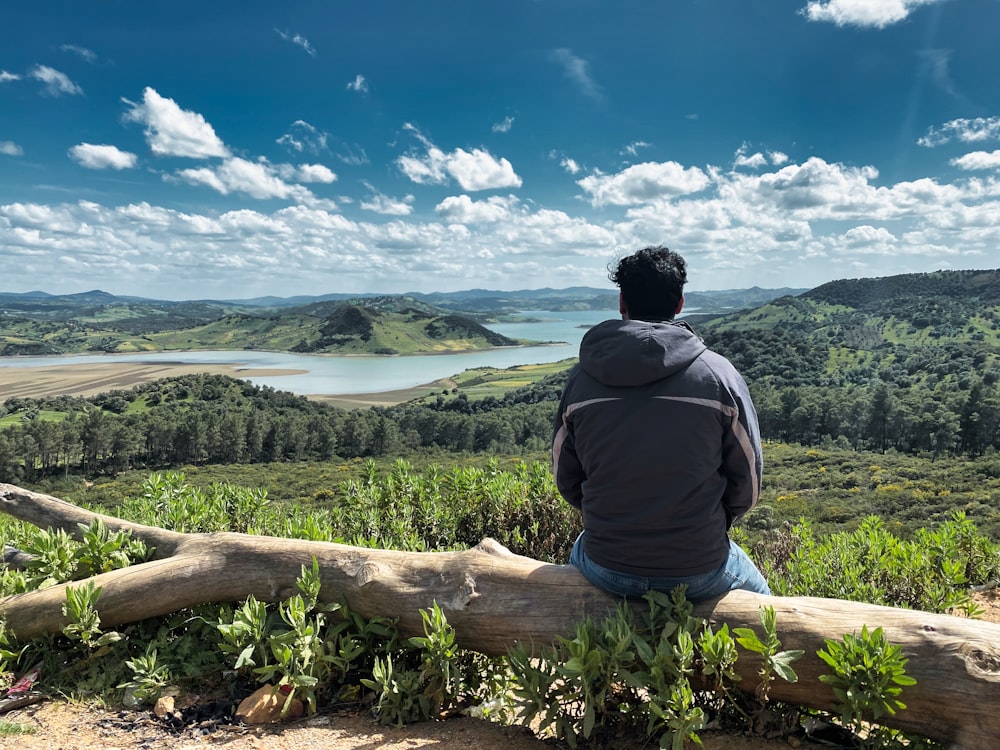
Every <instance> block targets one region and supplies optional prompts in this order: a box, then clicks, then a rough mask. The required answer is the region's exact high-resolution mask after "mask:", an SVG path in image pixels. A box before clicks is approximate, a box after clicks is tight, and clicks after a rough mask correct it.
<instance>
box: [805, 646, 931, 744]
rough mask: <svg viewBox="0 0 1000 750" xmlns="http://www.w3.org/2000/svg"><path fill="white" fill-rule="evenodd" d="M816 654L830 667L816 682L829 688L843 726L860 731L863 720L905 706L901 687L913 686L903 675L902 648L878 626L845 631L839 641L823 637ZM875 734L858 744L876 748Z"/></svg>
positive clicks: (880, 716)
mask: <svg viewBox="0 0 1000 750" xmlns="http://www.w3.org/2000/svg"><path fill="white" fill-rule="evenodd" d="M817 655H818V656H819V657H820V658H821V659H822V660H823V661H824V662H825V663H826V664H827V666H829V667H830V669H831V670H832V673H831V674H824V675H820V678H819V679H820V681H821V682H823V683H825V684H827V685H829V686H830V687H831V688H832V689H833V694H834V697H835V698H836V705H837V709H838V711H839V712H840V718H841V720H842V721H843V722H844V724H845V725H847V726H849V727H851V728H853V729H854V730H855V731H860V730H861V728H862V726H863V723H864V722H865V721H875V722H877V721H878V720H879V719H880V718H882V717H883V716H887V715H888V716H892V715H894V714H895V713H896V711H897V710H902V709H905V708H906V704H905V703H903V701H902V700H900V698H899V696H900V694H901V693H902V692H903V688H904V687H906V686H909V685H915V684H916V682H917V681H916V680H915V679H913V678H912V677H910V676H909V675H907V674H906V669H905V668H906V662H907V659H906V657H904V656H903V652H902V649H901V648H900V646H898V645H896V644H891V643H889V642H888V640H887V639H886V637H885V633H884V632H883V631H882V628H875V629H874V630H872V631H870V632H869V630H868V627H867V626H862V628H861V634H860V635H855V634H851V633H847V634H845V635H844V637H843V639H842V640H840V641H835V640H830V639H827V640H826V648H825V649H820V650H819V651H818V652H817ZM878 741H880V740H879V737H878V734H877V733H876V734H875V736H873V737H871V738H870V740H869V741H868V742H862V747H878V746H879V745H877V744H875V743H876V742H878Z"/></svg>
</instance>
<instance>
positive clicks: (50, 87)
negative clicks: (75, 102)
mask: <svg viewBox="0 0 1000 750" xmlns="http://www.w3.org/2000/svg"><path fill="white" fill-rule="evenodd" d="M28 75H29V76H30V77H32V78H34V79H35V80H36V81H41V82H42V83H44V84H45V88H44V89H43V91H44V93H45V94H47V95H48V96H62V95H63V94H70V95H76V96H78V95H81V94H83V89H82V88H80V87H79V86H77V85H76V84H75V83H73V81H71V80H70V77H69V76H68V75H66V74H65V73H61V72H59V71H58V70H56V69H55V68H50V67H49V66H48V65H36V66H35V67H33V68H32V69H31V70H30V71H29V72H28Z"/></svg>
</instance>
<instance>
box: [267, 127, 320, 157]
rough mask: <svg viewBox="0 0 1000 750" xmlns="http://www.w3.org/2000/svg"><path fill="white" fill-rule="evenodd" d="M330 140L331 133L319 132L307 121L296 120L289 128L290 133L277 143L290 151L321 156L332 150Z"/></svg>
mask: <svg viewBox="0 0 1000 750" xmlns="http://www.w3.org/2000/svg"><path fill="white" fill-rule="evenodd" d="M329 140H330V134H329V133H326V132H323V131H321V130H319V129H318V128H316V127H315V126H313V125H310V124H309V123H308V122H306V121H305V120H296V121H295V122H293V123H292V124H291V125H290V126H289V128H288V132H287V133H285V134H284V135H283V136H281V137H280V138H278V139H277V140H276V141H275V143H278V144H280V145H282V146H284V147H285V148H287V149H289V150H290V151H297V152H299V153H302V152H309V153H313V154H319V153H324V152H326V151H329V150H330V148H329V145H328V144H329Z"/></svg>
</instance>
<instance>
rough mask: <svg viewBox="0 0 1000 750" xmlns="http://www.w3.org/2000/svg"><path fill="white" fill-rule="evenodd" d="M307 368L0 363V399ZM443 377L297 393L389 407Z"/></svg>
mask: <svg viewBox="0 0 1000 750" xmlns="http://www.w3.org/2000/svg"><path fill="white" fill-rule="evenodd" d="M307 372H309V371H308V370H298V369H280V368H264V367H247V366H246V365H244V364H239V363H237V364H221V363H203V364H202V363H182V362H158V363H155V364H153V363H149V362H94V363H88V364H79V365H65V364H64V365H38V366H32V367H3V366H0V404H2V403H3V402H5V401H6V400H7V399H10V398H49V397H55V396H80V397H87V396H96V395H97V394H99V393H106V392H107V391H116V390H122V391H124V390H130V389H132V388H134V387H135V386H137V385H143V384H145V383H150V382H153V381H154V380H161V379H163V378H171V377H178V376H181V375H197V374H209V375H228V376H229V377H232V378H236V379H246V378H252V377H280V376H282V375H303V374H305V373H307ZM452 387H454V383H453V382H452V381H451V380H450V379H449V378H442V379H440V380H436V381H433V382H430V383H425V384H422V385H416V386H413V387H412V388H401V389H398V390H390V391H377V392H373V393H343V394H338V393H317V394H304V395H303V398H307V399H309V400H310V401H318V402H321V403H325V404H330V405H332V406H337V407H340V408H342V409H359V408H366V407H370V406H394V405H396V404H400V403H403V402H404V401H410V400H412V399H415V398H420V397H422V396H426V395H428V394H430V393H434V392H435V391H439V390H441V389H443V388H449V389H450V388H452Z"/></svg>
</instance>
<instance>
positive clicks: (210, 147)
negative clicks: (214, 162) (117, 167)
mask: <svg viewBox="0 0 1000 750" xmlns="http://www.w3.org/2000/svg"><path fill="white" fill-rule="evenodd" d="M122 101H123V102H124V103H125V104H127V105H128V107H129V109H128V111H127V112H126V113H125V115H124V119H125V121H126V122H136V123H140V124H141V125H144V126H145V129H146V141H147V143H149V148H150V150H152V152H153V153H154V154H156V155H157V156H182V157H187V158H190V159H208V158H211V157H227V156H229V149H228V148H226V145H225V144H224V143H223V142H222V140H221V139H220V138H219V137H218V136H217V135H216V134H215V130H214V129H213V128H212V126H211V125H209V123H208V122H207V121H206V120H205V118H204V117H202V116H201V115H200V114H198V113H197V112H191V111H189V110H184V109H181V108H180V107H179V106H178V105H177V103H176V102H175V101H174V100H173V99H167V98H166V97H163V96H160V94H159V93H157V92H156V91H155V90H154V89H152V88H150V87H147V88H146V89H145V90H143V93H142V102H141V103H135V102H131V101H129V100H128V99H124V98H123V99H122Z"/></svg>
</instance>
